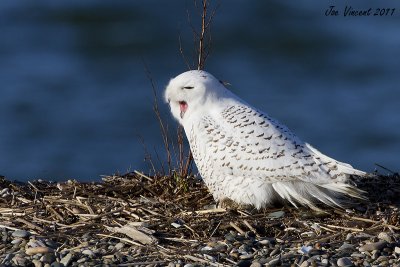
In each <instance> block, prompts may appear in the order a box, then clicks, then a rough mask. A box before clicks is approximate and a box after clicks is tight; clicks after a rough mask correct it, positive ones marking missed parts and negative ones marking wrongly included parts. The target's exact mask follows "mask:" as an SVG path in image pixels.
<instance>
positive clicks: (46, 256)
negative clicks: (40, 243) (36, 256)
mask: <svg viewBox="0 0 400 267" xmlns="http://www.w3.org/2000/svg"><path fill="white" fill-rule="evenodd" d="M55 260H56V256H54V254H53V253H46V254H44V255H43V256H42V257H41V258H40V261H41V262H43V263H52V262H53V261H55Z"/></svg>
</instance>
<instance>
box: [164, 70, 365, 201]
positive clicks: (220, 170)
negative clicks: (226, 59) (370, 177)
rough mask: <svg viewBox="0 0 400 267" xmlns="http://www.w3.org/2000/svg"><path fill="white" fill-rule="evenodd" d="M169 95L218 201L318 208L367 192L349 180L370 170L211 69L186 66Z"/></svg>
mask: <svg viewBox="0 0 400 267" xmlns="http://www.w3.org/2000/svg"><path fill="white" fill-rule="evenodd" d="M165 97H166V100H167V101H168V102H169V104H170V107H171V112H172V114H173V115H174V117H175V118H176V119H177V120H178V121H179V122H180V123H181V124H182V125H183V127H184V129H185V132H186V136H187V137H188V140H189V143H190V147H191V150H192V153H193V157H194V160H195V162H196V165H197V167H198V169H199V172H200V174H201V176H202V177H203V179H204V182H205V183H206V185H207V186H208V188H209V190H210V192H211V193H212V194H213V196H214V198H215V200H217V201H221V200H224V199H225V198H228V199H231V200H233V201H235V202H237V203H238V204H246V205H248V204H250V205H253V206H255V207H256V208H261V207H265V206H268V205H271V204H272V203H273V202H274V201H275V200H286V201H288V202H290V203H291V204H292V205H294V206H296V207H297V205H303V206H308V207H310V208H316V206H315V204H316V203H318V202H322V203H324V204H326V205H330V206H341V205H342V199H343V196H349V197H355V198H363V196H362V191H361V190H358V189H357V188H355V187H353V186H351V185H349V184H346V181H347V180H348V177H349V176H350V175H361V176H362V175H365V172H362V171H359V170H356V169H354V168H353V167H351V166H350V165H349V164H346V163H342V162H339V161H336V160H334V159H332V158H330V157H328V156H326V155H324V154H322V153H321V152H319V151H318V150H317V149H315V148H313V147H312V146H311V145H309V144H307V143H304V142H303V141H301V140H300V139H299V138H298V137H297V136H296V135H295V134H293V133H292V132H291V131H290V130H289V129H288V128H287V127H286V126H284V125H283V124H281V123H279V122H278V121H276V120H274V119H273V118H271V117H269V116H268V115H267V114H265V113H264V112H262V111H259V110H257V109H256V108H253V107H252V106H251V105H249V104H247V103H246V102H245V101H243V100H242V99H240V98H239V97H237V96H236V95H234V94H233V93H232V92H230V91H229V90H227V89H226V88H225V86H224V85H223V84H222V83H221V82H219V81H218V80H217V79H216V78H214V77H213V76H212V75H211V74H209V73H207V72H204V71H189V72H185V73H183V74H181V75H179V76H177V77H176V78H174V79H172V80H171V81H170V83H169V85H168V86H167V89H166V92H165ZM182 103H184V105H182ZM183 107H184V108H183ZM186 107H187V109H186Z"/></svg>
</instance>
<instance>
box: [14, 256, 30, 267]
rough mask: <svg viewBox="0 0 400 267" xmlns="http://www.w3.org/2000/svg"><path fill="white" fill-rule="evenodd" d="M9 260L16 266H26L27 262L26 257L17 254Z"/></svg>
mask: <svg viewBox="0 0 400 267" xmlns="http://www.w3.org/2000/svg"><path fill="white" fill-rule="evenodd" d="M11 261H12V262H13V263H14V264H15V265H17V266H26V264H27V259H26V258H25V257H22V256H21V255H18V254H17V255H15V256H14V257H13V258H12V260H11Z"/></svg>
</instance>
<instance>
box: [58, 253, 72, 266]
mask: <svg viewBox="0 0 400 267" xmlns="http://www.w3.org/2000/svg"><path fill="white" fill-rule="evenodd" d="M72 256H73V255H72V253H68V254H67V255H65V256H64V257H63V258H62V259H61V261H60V263H62V264H63V265H64V266H66V267H67V266H69V264H70V263H71V260H72Z"/></svg>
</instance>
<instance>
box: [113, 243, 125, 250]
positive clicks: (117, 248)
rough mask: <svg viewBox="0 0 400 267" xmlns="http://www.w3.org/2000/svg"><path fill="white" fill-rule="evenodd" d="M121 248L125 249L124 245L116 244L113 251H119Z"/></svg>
mask: <svg viewBox="0 0 400 267" xmlns="http://www.w3.org/2000/svg"><path fill="white" fill-rule="evenodd" d="M123 247H125V244H124V243H122V242H119V243H117V244H116V245H115V247H114V248H115V249H116V250H120V249H122V248H123Z"/></svg>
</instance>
